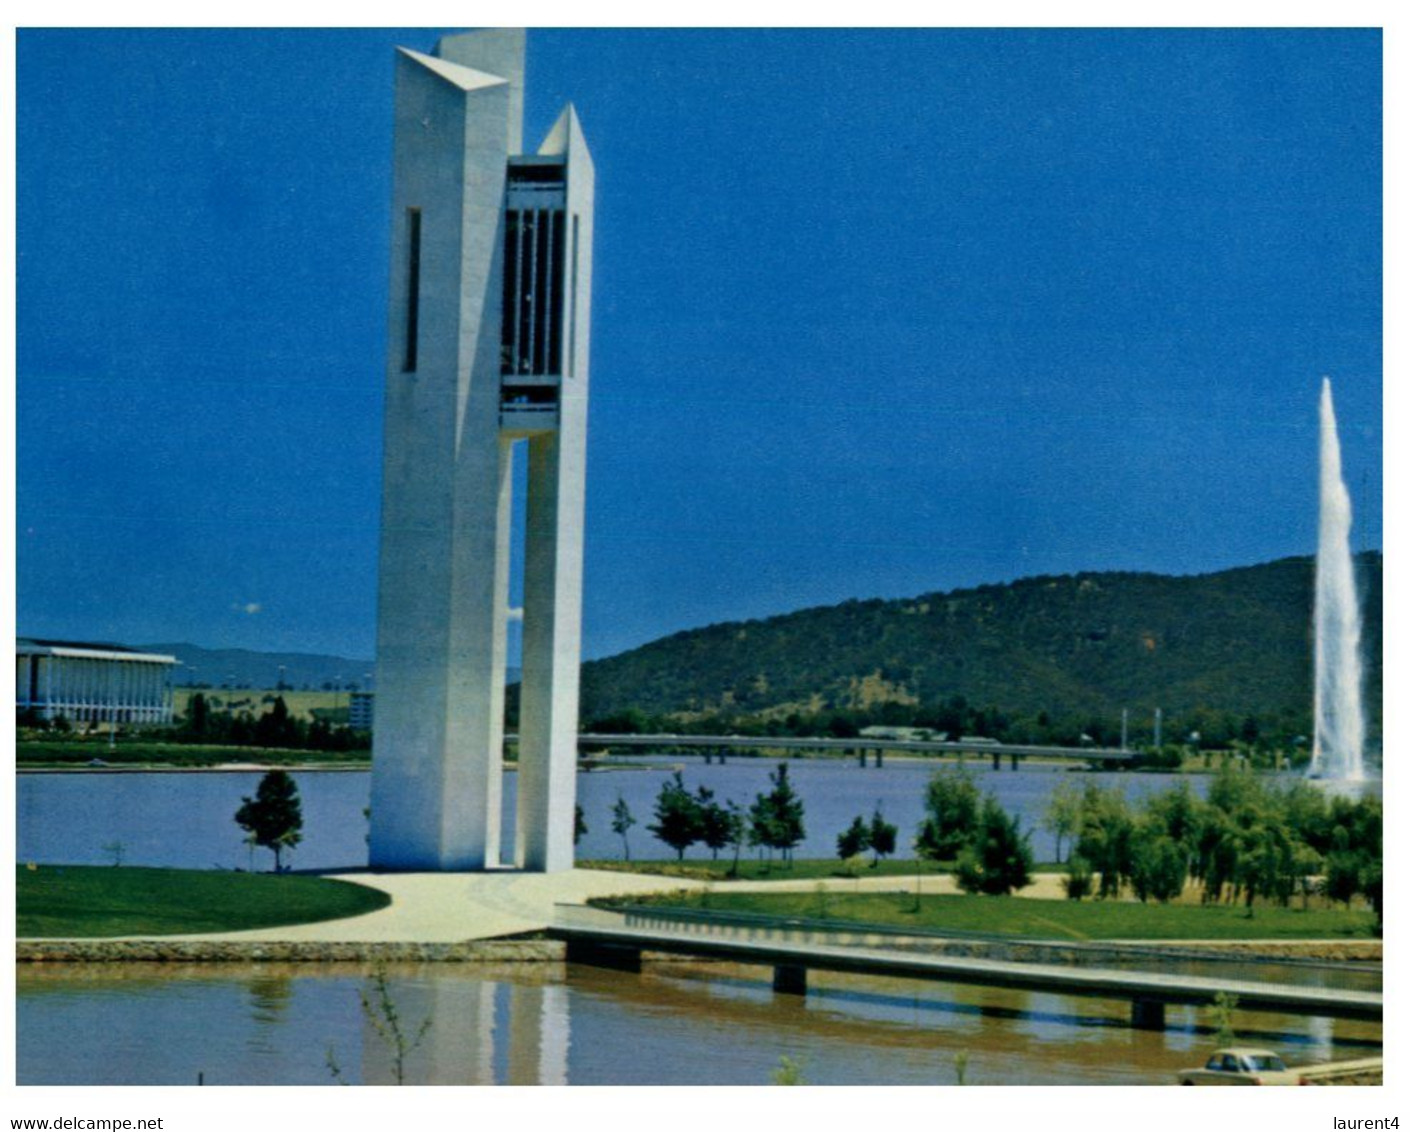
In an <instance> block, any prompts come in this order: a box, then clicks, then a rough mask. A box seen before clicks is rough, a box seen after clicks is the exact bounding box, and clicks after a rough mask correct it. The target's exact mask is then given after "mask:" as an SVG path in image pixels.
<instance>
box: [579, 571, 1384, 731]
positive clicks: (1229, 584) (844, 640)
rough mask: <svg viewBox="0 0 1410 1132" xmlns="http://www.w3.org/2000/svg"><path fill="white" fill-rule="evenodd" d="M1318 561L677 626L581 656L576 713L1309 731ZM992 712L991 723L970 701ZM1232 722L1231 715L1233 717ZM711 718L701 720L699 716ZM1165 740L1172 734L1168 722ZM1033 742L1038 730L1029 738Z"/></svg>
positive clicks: (1370, 608)
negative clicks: (959, 712) (588, 658)
mask: <svg viewBox="0 0 1410 1132" xmlns="http://www.w3.org/2000/svg"><path fill="white" fill-rule="evenodd" d="M1357 569H1358V576H1359V583H1360V588H1361V593H1362V598H1363V601H1362V603H1363V608H1364V615H1365V622H1366V628H1365V630H1364V633H1363V638H1364V643H1365V648H1364V652H1365V654H1366V656H1367V657H1368V669H1369V671H1368V674H1367V676H1368V679H1367V685H1368V687H1367V691H1368V713H1369V714H1370V715H1371V716H1372V717H1373V729H1374V730H1376V731H1377V732H1378V731H1379V726H1378V721H1379V718H1380V691H1381V669H1380V643H1381V573H1382V561H1381V555H1380V554H1379V553H1376V552H1372V553H1369V554H1366V555H1363V556H1361V557H1360V558H1359V559H1358V563H1357ZM1312 592H1313V561H1312V559H1310V558H1287V559H1282V560H1280V561H1277V562H1270V563H1266V564H1264V565H1259V566H1251V567H1246V568H1241V569H1235V570H1225V571H1222V572H1220V573H1216V574H1204V575H1198V576H1190V577H1167V576H1163V575H1158V574H1137V573H1103V574H1077V575H1070V576H1062V577H1036V578H1025V579H1022V580H1020V581H1016V582H1012V583H1009V584H1005V585H989V586H980V587H978V588H976V589H966V590H955V591H954V592H951V593H933V594H925V595H922V596H920V597H917V598H911V599H905V600H895V601H881V600H875V601H848V602H844V603H843V604H841V605H834V606H828V607H823V608H817V609H805V610H801V611H800V612H797V613H790V614H786V615H784V616H780V617H771V618H768V619H765V620H758V621H743V622H733V623H729V624H722V625H711V626H709V627H708V628H704V629H695V630H691V631H689V632H683V633H677V634H675V635H674V636H670V637H665V638H663V639H661V640H659V641H654V642H652V643H650V644H648V645H644V646H642V647H641V648H638V649H633V650H632V651H630V652H626V653H622V654H620V655H618V656H614V657H610V658H607V659H605V660H599V661H595V662H592V663H589V664H587V665H584V667H583V708H582V719H583V721H584V722H585V723H586V724H591V723H592V722H593V721H595V720H602V721H608V720H609V719H610V717H614V716H617V717H621V716H623V715H624V714H629V713H631V712H639V713H644V714H645V715H648V716H653V717H671V721H672V722H678V723H680V724H682V725H690V724H692V723H696V724H707V725H708V724H720V723H729V722H731V721H736V722H737V721H744V720H749V719H752V720H754V721H756V722H757V721H768V720H773V721H783V720H786V719H787V718H788V717H789V716H796V717H798V718H797V719H794V720H792V721H790V722H791V723H792V724H793V726H798V725H799V723H800V721H801V722H802V723H804V724H807V723H810V722H811V723H814V724H816V723H818V722H821V721H832V722H835V721H836V719H837V717H838V716H841V717H842V718H843V719H844V720H845V721H848V722H850V723H858V724H862V725H865V724H866V723H883V722H884V723H904V722H915V723H919V724H921V725H929V726H934V725H937V724H939V725H943V724H944V723H945V722H946V719H945V718H944V716H945V712H946V710H947V708H948V707H953V706H955V705H956V703H957V698H959V697H962V698H963V701H964V704H965V705H967V706H968V709H969V710H970V713H971V715H970V716H969V717H968V718H965V717H963V716H961V717H959V718H955V717H954V713H953V712H951V713H950V718H949V722H950V723H951V725H952V726H955V727H965V728H970V727H975V726H978V727H979V728H981V729H983V728H985V727H986V725H987V726H988V729H989V730H990V731H991V732H997V731H1001V730H1002V731H1005V732H1007V733H1008V734H1009V735H1010V736H1011V737H1014V736H1015V732H1016V731H1017V732H1037V731H1043V730H1049V731H1052V730H1055V729H1057V728H1058V721H1060V720H1067V721H1068V722H1069V723H1070V724H1072V725H1074V726H1078V727H1080V728H1082V729H1087V730H1089V731H1090V729H1091V728H1092V727H1102V728H1104V729H1106V730H1107V733H1108V734H1110V730H1109V728H1110V727H1111V726H1115V725H1116V722H1115V721H1119V718H1120V712H1121V709H1122V708H1123V707H1125V708H1129V709H1130V711H1131V716H1132V720H1133V721H1136V720H1137V719H1140V720H1142V721H1144V720H1146V719H1147V718H1148V717H1149V714H1150V713H1151V711H1152V709H1154V708H1156V707H1160V708H1162V709H1163V710H1164V712H1165V714H1166V717H1167V719H1169V720H1170V721H1171V725H1172V727H1173V726H1175V725H1177V724H1179V725H1182V726H1183V725H1191V726H1199V725H1200V724H1203V725H1204V726H1205V727H1206V728H1213V727H1216V726H1218V724H1219V723H1220V720H1219V718H1218V717H1223V719H1222V722H1223V726H1224V727H1225V729H1227V728H1230V727H1237V726H1239V725H1243V726H1245V727H1247V726H1249V724H1248V723H1247V722H1246V721H1247V720H1248V719H1249V718H1250V717H1253V718H1254V719H1256V720H1259V721H1262V722H1263V724H1264V729H1265V733H1266V731H1267V730H1268V729H1269V728H1271V727H1273V726H1274V724H1275V722H1276V723H1277V724H1278V725H1279V726H1280V729H1290V730H1295V731H1302V730H1305V729H1306V728H1307V726H1308V721H1309V720H1310V709H1311V702H1312V659H1311V621H1312V617H1311V611H1312ZM987 707H992V708H994V709H996V711H995V712H993V713H991V714H990V715H988V716H984V715H980V716H977V717H976V716H975V715H974V709H981V708H987ZM1231 721H1233V722H1231ZM708 729H713V727H709V728H708ZM1168 734H1173V732H1168ZM1035 737H1036V736H1035Z"/></svg>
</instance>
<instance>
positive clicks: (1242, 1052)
mask: <svg viewBox="0 0 1410 1132" xmlns="http://www.w3.org/2000/svg"><path fill="white" fill-rule="evenodd" d="M1214 1052H1215V1053H1216V1054H1220V1053H1232V1054H1235V1055H1237V1056H1239V1057H1251V1056H1252V1057H1277V1056H1278V1055H1277V1054H1276V1053H1274V1052H1273V1051H1272V1050H1271V1049H1263V1048H1262V1047H1261V1046H1225V1047H1224V1048H1223V1049H1217V1050H1215V1051H1214Z"/></svg>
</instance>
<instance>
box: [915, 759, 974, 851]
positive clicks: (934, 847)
mask: <svg viewBox="0 0 1410 1132" xmlns="http://www.w3.org/2000/svg"><path fill="white" fill-rule="evenodd" d="M978 827H979V790H978V789H977V788H976V787H975V785H974V781H973V779H971V778H970V776H969V773H968V772H967V771H965V770H964V769H963V768H961V769H960V770H959V771H958V772H955V773H952V772H947V771H943V770H942V771H936V773H935V775H934V777H933V778H931V780H930V785H929V786H927V787H926V790H925V818H924V820H923V821H922V822H921V823H920V829H919V831H918V832H917V833H916V852H917V853H919V854H920V855H921V856H922V857H925V858H927V859H928V860H931V861H952V860H954V859H955V857H956V856H958V855H959V852H960V850H962V849H963V848H964V847H965V846H966V845H968V844H969V843H970V841H971V840H973V838H974V833H975V830H976V829H978Z"/></svg>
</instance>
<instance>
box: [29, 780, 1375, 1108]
mask: <svg viewBox="0 0 1410 1132" xmlns="http://www.w3.org/2000/svg"><path fill="white" fill-rule="evenodd" d="M673 761H674V762H679V764H680V765H683V766H684V767H685V780H686V784H687V785H688V786H689V787H690V788H692V789H694V788H695V787H696V786H697V785H699V784H702V783H703V784H705V785H707V786H709V787H710V788H711V789H713V790H714V791H715V792H716V797H717V798H719V799H721V800H723V799H726V798H732V799H734V800H735V801H737V802H739V803H740V804H742V805H746V806H747V805H748V804H749V803H750V802H751V801H752V800H753V798H754V796H755V795H756V794H758V793H760V792H762V791H765V790H767V789H768V788H769V783H768V774H769V772H770V771H771V770H772V769H773V768H774V766H775V765H776V764H775V763H773V762H771V761H766V760H759V759H735V760H731V761H730V762H729V763H728V764H726V765H724V766H721V765H718V764H715V765H710V766H706V765H705V764H704V763H703V762H702V761H700V760H698V759H694V760H692V759H684V760H673ZM934 771H935V768H934V766H933V765H926V764H922V763H915V762H903V761H899V760H898V761H894V762H890V763H888V764H887V765H886V766H884V767H882V768H880V769H878V768H876V767H873V766H868V767H867V768H865V769H862V768H859V767H858V766H857V765H856V764H855V763H843V762H832V761H828V762H822V761H812V760H793V761H790V763H789V773H790V777H791V778H792V779H793V781H794V784H795V787H796V789H797V791H798V793H799V795H800V796H801V797H802V798H803V801H804V803H805V807H806V810H805V824H806V826H807V830H808V838H807V840H806V841H805V842H804V844H803V845H802V846H800V847H799V850H798V852H799V855H800V856H801V855H806V856H820V857H827V856H832V855H833V854H834V853H835V844H834V842H835V838H836V836H837V834H838V832H840V831H841V830H842V829H843V828H844V827H845V826H846V825H847V824H848V823H849V822H850V821H851V819H852V817H854V816H855V815H857V814H859V813H861V814H870V813H871V810H872V809H873V807H874V806H875V805H877V804H878V803H880V805H881V807H882V809H883V810H884V812H885V813H886V815H887V817H888V818H889V819H890V820H891V821H893V822H895V823H896V824H897V825H899V826H900V828H901V837H900V838H899V842H900V844H901V845H902V846H907V845H909V841H910V835H911V833H912V832H913V830H914V828H915V826H916V824H917V823H918V822H919V821H920V817H921V801H922V798H923V795H924V790H925V784H926V782H927V781H928V780H929V778H930V776H931V774H933V773H934ZM669 773H670V772H669V770H667V769H665V768H663V767H660V766H658V767H655V768H651V769H643V768H641V767H640V766H639V765H638V766H636V767H633V768H631V769H622V770H596V771H593V772H591V773H582V774H579V776H578V792H579V800H580V802H581V804H582V806H583V808H584V810H585V813H586V818H587V822H588V826H589V830H590V832H589V833H588V835H587V836H586V837H585V838H584V841H583V843H582V845H581V846H580V847H579V854H580V856H582V857H616V856H620V855H621V842H620V839H619V838H617V837H615V836H614V835H613V834H612V833H611V829H610V821H611V819H610V810H611V807H612V805H613V803H615V801H616V800H617V797H618V796H619V794H620V796H621V797H623V798H625V799H626V801H627V803H628V805H629V806H630V807H631V809H632V811H633V812H634V813H635V815H636V816H637V819H638V822H639V823H640V824H638V825H637V826H636V827H635V828H634V829H633V830H632V831H631V842H632V853H633V856H634V857H662V856H669V855H671V853H670V850H668V849H667V848H666V847H665V846H663V845H661V844H660V843H659V842H657V841H655V840H654V839H652V838H651V837H650V835H649V834H648V833H647V832H646V829H645V826H646V825H647V823H649V822H650V821H651V820H652V819H651V810H652V805H653V802H654V799H655V797H656V793H657V791H658V790H659V789H660V786H661V784H662V783H663V782H664V781H665V780H666V778H667V776H668V775H669ZM974 773H975V777H976V780H977V782H978V784H979V785H980V787H981V789H985V790H992V791H993V792H994V794H995V795H996V796H997V798H998V800H999V802H1000V803H1001V804H1002V805H1003V806H1005V807H1006V808H1007V809H1009V810H1011V811H1014V812H1016V813H1018V814H1019V815H1020V816H1021V818H1022V820H1023V825H1024V828H1026V829H1030V830H1033V831H1034V849H1035V853H1036V855H1037V856H1038V858H1039V859H1050V858H1051V857H1052V855H1053V846H1052V839H1051V838H1050V837H1049V836H1048V835H1047V834H1045V833H1043V832H1042V831H1041V829H1040V828H1038V826H1039V822H1040V818H1041V814H1042V810H1043V807H1044V806H1045V804H1046V801H1047V797H1048V794H1049V792H1050V790H1051V789H1052V787H1053V786H1054V785H1055V784H1056V783H1057V782H1059V781H1061V780H1062V779H1061V776H1062V775H1063V774H1065V773H1068V772H1065V771H1063V770H1059V769H1024V770H1020V771H1012V770H1009V769H1007V768H1006V769H1004V770H1002V771H997V772H995V771H991V770H988V769H987V765H986V766H985V767H982V768H979V769H976V770H975V771H974ZM295 777H296V779H297V780H298V783H299V787H300V791H301V794H302V797H303V805H304V815H305V821H304V834H305V840H304V842H303V844H302V845H300V846H299V848H298V852H297V853H296V854H295V857H294V860H295V864H296V865H297V866H298V867H301V868H309V869H331V868H339V867H355V866H361V865H363V864H364V863H365V861H366V843H365V837H366V830H367V822H366V819H365V817H364V816H363V808H364V807H365V806H366V805H367V801H368V787H369V776H368V773H367V772H366V771H356V772H296V774H295ZM1073 777H1074V779H1075V780H1076V781H1079V782H1085V781H1088V780H1091V779H1092V778H1095V780H1096V781H1098V782H1102V783H1117V784H1120V785H1121V786H1123V787H1124V788H1125V790H1126V791H1127V793H1128V794H1130V795H1132V796H1136V795H1140V794H1143V793H1146V792H1148V791H1151V790H1156V789H1161V788H1164V787H1165V786H1168V785H1170V784H1171V783H1172V782H1173V781H1174V779H1173V778H1172V777H1171V776H1167V775H1135V774H1119V773H1114V774H1099V775H1095V776H1088V775H1085V774H1080V775H1074V776H1073ZM258 779H259V774H258V773H257V772H238V773H236V772H232V773H224V772H221V773H214V772H205V773H92V772H83V773H75V774H25V775H20V776H19V777H18V782H17V788H18V811H19V812H18V819H19V822H18V852H19V859H20V860H21V861H26V860H32V861H42V862H69V863H76V864H82V863H103V862H106V861H107V860H108V859H109V858H108V853H107V851H106V850H105V848H104V846H105V845H106V844H108V843H112V842H121V843H122V845H123V848H124V854H125V860H126V862H127V863H128V864H133V865H167V866H185V867H196V868H211V867H220V868H236V867H241V868H243V867H249V864H250V861H251V858H250V855H249V851H248V849H247V848H246V847H245V845H244V844H243V842H242V833H241V831H240V830H239V828H238V827H237V826H236V825H235V824H234V821H233V819H232V815H233V814H234V812H235V810H236V808H237V807H238V806H239V804H240V799H241V797H242V795H246V794H250V793H252V792H253V791H254V788H255V785H256V783H257V782H258ZM1189 781H1190V782H1191V785H1192V786H1193V788H1194V789H1196V790H1201V791H1202V790H1203V788H1204V785H1205V782H1206V780H1204V779H1202V778H1199V777H1195V778H1192V779H1190V780H1189ZM514 784H515V776H514V775H513V774H510V775H508V776H506V784H505V785H506V794H507V798H506V817H507V825H508V826H509V828H508V829H507V831H506V837H505V843H506V844H512V840H513V833H512V818H513V797H514ZM261 858H262V859H261ZM268 860H269V855H268V854H267V853H262V854H261V855H260V856H259V857H256V858H255V864H256V866H257V867H260V868H267V867H268ZM1198 966H1199V965H1198V964H1196V965H1195V967H1196V969H1195V970H1194V973H1201V971H1200V970H1199V969H1198ZM1205 973H1216V972H1215V971H1214V970H1213V969H1211V970H1209V971H1208V972H1205ZM368 975H369V970H368V969H367V968H365V967H359V966H351V965H350V966H338V965H316V966H315V965H307V966H293V965H288V966H283V965H272V964H270V965H263V964H261V965H239V966H233V965H232V966H209V965H167V966H160V965H154V966H148V965H143V964H91V965H62V964H44V965H28V964H22V965H20V966H19V968H18V969H17V997H16V1014H17V1034H18V1042H17V1053H16V1057H17V1078H18V1080H19V1081H20V1083H22V1084H193V1083H194V1082H195V1081H196V1079H197V1075H198V1074H203V1075H204V1079H205V1081H206V1082H207V1083H208V1084H213V1085H214V1084H261V1085H266V1084H332V1083H334V1076H333V1074H332V1072H331V1070H330V1068H329V1058H330V1054H331V1057H332V1060H333V1061H334V1062H335V1063H336V1064H337V1065H338V1066H339V1070H340V1073H341V1076H342V1079H343V1080H346V1081H348V1082H350V1083H359V1082H361V1083H389V1082H390V1081H391V1079H392V1076H393V1072H392V1067H391V1063H390V1061H389V1058H388V1056H387V1051H386V1048H385V1046H384V1044H383V1043H382V1042H381V1040H380V1039H379V1038H378V1037H377V1036H376V1034H375V1033H374V1032H373V1031H372V1028H371V1027H370V1026H369V1025H368V1023H367V1022H366V1020H365V1018H364V1017H363V1015H362V1010H361V1005H360V999H359V991H360V990H365V989H366V988H367V986H368ZM1240 977H1248V971H1246V970H1245V971H1241V972H1240ZM1264 977H1270V978H1275V979H1278V980H1286V981H1298V982H1312V983H1317V982H1319V981H1325V980H1327V979H1329V978H1334V977H1338V976H1330V975H1328V973H1327V972H1326V971H1325V970H1323V969H1320V968H1314V967H1306V968H1295V967H1290V968H1284V969H1281V970H1277V971H1273V970H1272V969H1270V970H1269V972H1265V973H1264ZM1364 978H1366V979H1370V980H1372V981H1374V982H1376V983H1378V982H1379V979H1378V976H1375V975H1369V976H1364ZM389 986H390V990H391V993H392V995H393V998H394V999H395V1001H396V1004H397V1008H398V1010H399V1011H400V1013H401V1014H402V1016H403V1017H404V1018H405V1019H407V1023H408V1025H409V1026H412V1027H414V1026H416V1025H418V1024H419V1022H420V1020H421V1019H422V1018H426V1017H429V1018H431V1019H432V1025H431V1029H430V1030H429V1031H428V1033H427V1037H426V1040H425V1043H424V1044H423V1046H422V1047H421V1048H420V1049H419V1050H418V1051H417V1052H416V1053H415V1054H414V1055H413V1056H412V1057H411V1058H410V1059H409V1061H408V1063H407V1068H406V1077H407V1080H408V1082H411V1083H425V1084H491V1083H499V1084H533V1083H543V1084H564V1083H569V1084H766V1083H768V1080H769V1074H770V1071H771V1070H772V1069H773V1068H774V1067H775V1066H777V1065H778V1062H779V1058H780V1057H782V1056H785V1055H786V1056H788V1057H790V1058H793V1059H795V1060H797V1061H799V1062H801V1064H802V1066H803V1073H804V1076H805V1078H806V1079H807V1080H808V1081H810V1082H813V1083H818V1084H823V1083H826V1084H949V1083H953V1082H954V1080H955V1073H956V1070H955V1057H956V1055H957V1054H962V1055H964V1056H965V1057H967V1059H968V1061H967V1068H966V1079H967V1081H968V1082H969V1083H971V1084H1019V1083H1022V1084H1168V1083H1170V1082H1171V1081H1172V1080H1173V1075H1174V1073H1175V1072H1176V1071H1177V1070H1179V1069H1181V1068H1183V1067H1186V1066H1189V1065H1194V1064H1198V1063H1200V1062H1202V1061H1203V1060H1204V1057H1205V1056H1207V1052H1208V1049H1209V1048H1210V1046H1211V1044H1212V1042H1213V1036H1212V1034H1211V1033H1210V1031H1209V1029H1208V1026H1209V1019H1208V1017H1207V1016H1202V1015H1200V1014H1199V1012H1197V1011H1195V1010H1193V1009H1189V1008H1179V1007H1172V1008H1169V1009H1168V1012H1167V1022H1168V1028H1167V1029H1166V1030H1165V1031H1164V1032H1161V1033H1151V1032H1147V1031H1140V1030H1133V1029H1131V1028H1130V1026H1129V1025H1128V1018H1129V1006H1128V1004H1127V1003H1125V1002H1118V1001H1111V1002H1108V1001H1104V1000H1099V999H1085V998H1069V997H1065V996H1062V995H1048V994H1039V993H1030V992H1016V991H1009V990H1003V989H999V988H981V987H959V986H949V985H945V984H935V983H925V982H919V981H913V980H899V979H882V978H874V977H861V976H851V975H842V974H830V973H814V974H812V975H810V977H809V993H808V995H807V996H806V998H798V997H795V996H788V995H782V996H775V995H774V994H773V992H772V990H771V987H770V982H769V972H768V971H767V970H764V969H760V968H750V967H742V966H735V965H718V964H700V963H689V962H679V963H671V964H662V965H655V966H650V967H648V969H647V971H646V972H645V973H643V974H641V975H633V974H625V973H619V972H612V971H602V970H597V969H594V968H589V967H581V966H571V965H564V964H553V963H549V964H515V965H513V966H512V967H505V968H493V967H484V966H481V965H478V964H440V965H420V966H417V965H402V966H396V967H393V968H391V969H390V970H389ZM1238 1025H1239V1030H1240V1038H1241V1039H1242V1040H1245V1041H1248V1042H1251V1043H1256V1044H1259V1045H1267V1046H1271V1047H1272V1048H1274V1049H1276V1050H1278V1051H1279V1052H1280V1053H1282V1054H1283V1055H1284V1057H1286V1058H1287V1059H1288V1060H1289V1061H1291V1062H1299V1063H1307V1062H1312V1061H1319V1060H1325V1059H1327V1058H1329V1057H1334V1056H1335V1057H1354V1056H1365V1055H1369V1054H1372V1053H1377V1052H1379V1049H1380V1038H1381V1028H1380V1026H1379V1025H1373V1024H1368V1023H1357V1022H1342V1021H1332V1020H1328V1019H1315V1018H1311V1019H1303V1018H1290V1017H1284V1016H1260V1015H1254V1014H1247V1013H1241V1014H1240V1015H1239V1020H1238Z"/></svg>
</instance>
